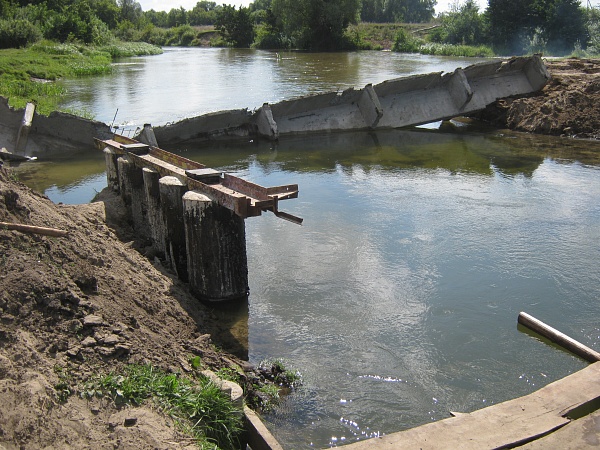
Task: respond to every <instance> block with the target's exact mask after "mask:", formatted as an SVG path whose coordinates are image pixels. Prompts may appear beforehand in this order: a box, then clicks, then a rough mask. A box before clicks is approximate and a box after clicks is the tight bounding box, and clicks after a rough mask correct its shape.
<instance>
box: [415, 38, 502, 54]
mask: <svg viewBox="0 0 600 450" xmlns="http://www.w3.org/2000/svg"><path fill="white" fill-rule="evenodd" d="M419 53H421V54H422V55H438V56H466V57H471V58H475V57H484V58H485V57H488V58H491V57H493V56H495V53H494V51H493V50H492V49H491V47H488V46H486V45H477V46H473V45H452V44H438V43H434V42H428V43H426V44H423V45H421V46H420V47H419Z"/></svg>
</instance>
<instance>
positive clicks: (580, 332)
mask: <svg viewBox="0 0 600 450" xmlns="http://www.w3.org/2000/svg"><path fill="white" fill-rule="evenodd" d="M597 152H598V144H597V143H587V142H585V143H581V142H575V141H566V140H557V139H552V138H543V137H531V136H523V135H517V134H505V135H502V134H498V133H497V132H490V131H489V130H488V131H485V130H480V131H477V130H474V129H473V128H472V127H471V128H468V129H467V130H465V129H463V128H461V129H458V130H455V132H452V133H445V132H431V131H391V132H377V133H371V134H369V133H340V134H328V135H322V136H302V137H290V138H286V139H284V140H281V141H280V142H279V143H278V144H274V143H264V142H242V143H240V144H239V145H238V146H237V147H235V148H232V146H231V145H230V144H228V145H225V144H211V145H210V146H205V147H196V148H188V149H186V150H185V151H184V154H185V155H186V156H187V157H190V158H192V159H197V160H199V161H202V162H203V163H206V164H209V165H210V166H218V167H220V168H222V169H224V170H228V171H232V172H235V173H236V174H237V175H239V176H242V177H245V178H248V179H250V180H252V181H254V182H257V183H259V184H263V185H277V184H285V183H290V182H294V183H298V184H299V185H300V197H299V198H298V199H297V200H294V201H289V202H285V204H282V205H281V206H282V208H284V209H286V210H289V212H290V213H292V214H295V215H299V216H301V217H303V218H304V219H305V220H304V225H303V226H302V227H300V228H299V227H297V226H294V225H291V224H289V223H286V222H283V221H280V220H278V219H276V218H274V217H273V216H272V215H265V216H263V217H262V218H259V219H249V220H248V221H247V236H248V257H249V265H250V274H251V280H250V292H251V294H250V317H249V351H250V359H251V361H253V362H255V363H256V362H258V361H260V360H261V359H263V358H267V357H273V356H276V357H283V358H285V359H286V360H287V361H288V362H289V364H291V365H292V366H293V367H296V368H299V369H300V370H301V371H302V372H303V374H304V382H305V385H304V387H303V388H302V389H301V390H299V391H298V392H296V393H294V394H292V395H291V396H289V397H287V398H285V399H284V401H283V403H282V404H281V405H280V407H279V408H277V410H276V411H274V412H273V413H272V414H269V415H267V416H266V420H267V421H268V423H269V424H270V426H271V428H272V430H273V432H274V433H275V435H276V436H277V437H278V438H279V439H280V440H281V442H282V443H283V444H284V446H285V447H287V448H307V447H311V446H314V447H316V448H323V447H327V446H333V445H341V444H344V443H349V442H353V441H355V440H357V439H364V438H366V437H369V436H374V435H377V434H378V433H391V432H394V431H398V430H401V429H405V428H409V427H413V426H416V425H419V424H422V423H426V422H428V421H430V420H438V419H442V418H445V417H448V415H449V411H470V410H473V409H477V408H481V407H484V406H487V405H490V404H493V403H497V402H500V401H503V400H506V399H509V398H513V397H514V396H517V395H523V394H526V393H529V392H531V391H532V390H534V389H537V388H539V387H540V386H542V385H544V384H547V383H549V382H551V381H553V380H555V379H557V378H559V377H562V376H564V375H567V374H568V373H571V372H572V371H574V370H577V369H579V368H581V367H584V366H585V364H586V363H585V362H583V361H581V360H579V359H577V358H575V357H573V356H572V355H570V354H568V353H565V352H563V351H561V350H558V349H556V348H554V347H550V346H547V345H544V344H542V343H540V342H539V341H538V340H537V339H532V338H531V337H530V336H529V335H527V334H523V333H520V332H519V331H518V330H517V326H516V323H517V315H518V313H519V311H521V310H525V311H528V312H530V313H531V314H533V315H535V316H538V317H540V318H543V319H544V320H546V321H547V322H549V323H552V324H554V325H556V326H557V327H559V328H560V329H561V330H564V331H565V332H567V333H568V334H572V335H574V336H576V337H577V338H579V339H582V340H584V342H586V343H589V344H590V345H593V344H594V342H595V341H597V340H598V339H600V338H598V332H597V330H598V327H597V321H598V318H599V313H598V310H597V308H596V303H597V302H596V295H597V292H598V290H599V289H600V269H599V268H598V266H597V261H598V260H599V257H600V251H599V249H598V247H597V246H596V245H595V244H594V242H596V241H597V237H598V236H600V206H599V205H598V202H597V199H598V196H599V195H600V169H599V165H598V164H599V161H598V156H597V155H598V153H597ZM582 311H583V312H582Z"/></svg>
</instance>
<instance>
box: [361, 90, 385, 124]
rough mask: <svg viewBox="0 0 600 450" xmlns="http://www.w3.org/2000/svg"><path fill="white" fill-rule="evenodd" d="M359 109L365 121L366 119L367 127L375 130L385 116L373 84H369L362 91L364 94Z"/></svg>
mask: <svg viewBox="0 0 600 450" xmlns="http://www.w3.org/2000/svg"><path fill="white" fill-rule="evenodd" d="M358 109H359V110H360V113H361V114H362V116H363V119H365V125H366V126H367V127H369V128H375V127H376V126H377V124H378V123H379V119H381V116H383V109H382V108H381V103H380V102H379V97H377V94H376V93H375V89H373V85H372V84H367V85H366V86H365V88H364V89H363V90H362V94H361V96H360V97H359V99H358Z"/></svg>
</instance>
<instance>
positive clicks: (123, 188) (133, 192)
mask: <svg viewBox="0 0 600 450" xmlns="http://www.w3.org/2000/svg"><path fill="white" fill-rule="evenodd" d="M117 169H118V178H119V190H120V193H121V198H122V199H123V201H124V203H125V205H126V206H128V208H129V211H130V213H131V221H132V223H133V229H134V230H135V231H136V233H139V235H140V236H141V237H142V238H144V239H147V238H148V237H149V234H148V225H147V220H146V199H145V196H144V177H143V175H142V169H141V168H139V167H137V166H136V165H135V164H133V163H132V162H130V161H129V160H128V159H126V158H123V157H120V158H119V159H118V160H117Z"/></svg>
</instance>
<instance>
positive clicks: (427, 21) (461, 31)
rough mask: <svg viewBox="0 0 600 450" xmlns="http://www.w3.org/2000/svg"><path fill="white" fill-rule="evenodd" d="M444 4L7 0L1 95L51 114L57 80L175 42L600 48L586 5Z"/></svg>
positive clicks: (541, 0) (0, 6)
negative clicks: (151, 5)
mask: <svg viewBox="0 0 600 450" xmlns="http://www.w3.org/2000/svg"><path fill="white" fill-rule="evenodd" d="M298 2H299V3H298ZM327 5H329V6H327ZM434 5H435V1H434V0H389V1H385V2H383V1H382V0H364V1H363V2H359V1H358V0H335V1H333V2H331V3H330V4H329V3H324V2H311V1H310V0H294V2H293V4H292V3H291V0H255V1H254V2H253V3H251V4H250V5H249V6H248V7H239V8H235V7H233V6H230V5H225V4H223V5H217V4H216V3H215V2H211V1H206V0H203V1H200V2H198V3H197V4H196V6H195V7H194V8H192V9H191V10H189V11H187V10H185V9H184V8H183V7H180V8H173V9H171V10H170V11H169V12H166V11H154V10H149V11H143V10H142V8H141V6H140V4H139V3H137V2H136V1H135V0H101V1H92V0H66V1H58V0H36V1H25V0H0V95H2V96H4V97H7V98H9V103H10V105H11V106H13V107H17V108H22V107H24V106H25V103H27V102H29V101H32V102H34V103H36V105H37V111H38V112H39V113H41V114H48V113H49V112H51V111H53V110H55V109H57V105H58V104H59V103H60V99H61V96H62V95H63V92H62V91H61V88H60V87H58V86H57V85H56V84H54V83H52V81H55V80H57V79H60V78H66V77H77V76H87V75H96V74H101V73H106V72H109V71H110V70H111V62H112V61H113V60H114V59H115V58H118V57H123V56H132V55H149V54H157V53H160V52H161V51H162V50H161V48H160V47H161V46H172V45H174V46H199V45H213V46H233V47H254V48H262V49H303V50H313V51H324V50H325V51H328V50H353V49H363V50H367V49H375V50H383V49H391V50H393V51H397V52H409V53H422V54H429V55H446V56H487V57H489V56H494V55H514V54H525V53H540V52H543V53H550V54H554V55H566V54H569V53H571V54H572V55H573V56H576V57H590V56H593V55H596V54H598V53H599V51H600V24H599V23H600V22H599V19H600V10H598V9H597V8H583V7H582V6H581V4H580V2H579V1H577V0H528V1H527V2H521V1H516V0H489V1H488V7H487V9H486V10H485V11H483V12H480V11H479V6H478V5H477V4H476V3H475V1H474V0H465V1H464V2H461V1H457V2H455V3H453V4H452V6H451V8H450V11H448V12H445V13H443V14H440V15H438V16H434ZM326 6H327V7H326ZM516 12H518V14H516ZM515 14H516V15H515ZM67 112H73V111H67ZM76 113H77V114H79V115H83V116H86V117H88V118H91V117H90V114H89V113H87V112H86V111H77V112H76Z"/></svg>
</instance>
